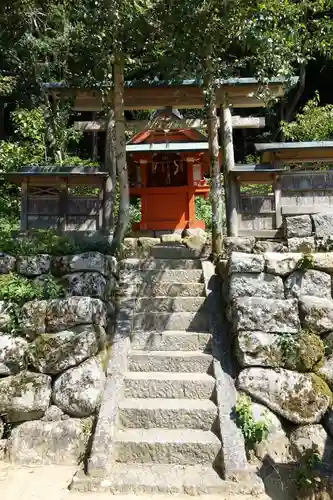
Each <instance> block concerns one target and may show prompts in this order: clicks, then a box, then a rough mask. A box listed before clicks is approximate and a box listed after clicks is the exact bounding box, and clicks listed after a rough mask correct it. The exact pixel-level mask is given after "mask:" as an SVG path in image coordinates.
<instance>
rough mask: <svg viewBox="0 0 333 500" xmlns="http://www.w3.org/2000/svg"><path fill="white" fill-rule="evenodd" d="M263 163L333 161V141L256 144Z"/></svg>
mask: <svg viewBox="0 0 333 500" xmlns="http://www.w3.org/2000/svg"><path fill="white" fill-rule="evenodd" d="M255 149H256V151H258V153H260V155H261V161H262V162H263V163H271V162H274V161H279V160H280V161H288V162H293V161H296V162H297V161H298V162H300V161H303V162H307V161H315V160H318V161H326V160H328V161H329V160H331V161H332V159H333V141H311V142H310V141H309V142H272V143H267V144H255Z"/></svg>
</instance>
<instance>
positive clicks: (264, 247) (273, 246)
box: [253, 240, 288, 253]
mask: <svg viewBox="0 0 333 500" xmlns="http://www.w3.org/2000/svg"><path fill="white" fill-rule="evenodd" d="M287 251H288V248H287V247H286V245H285V244H284V243H283V242H280V241H266V240H264V241H261V240H259V241H257V242H256V244H255V245H254V248H253V253H266V252H273V253H284V252H287Z"/></svg>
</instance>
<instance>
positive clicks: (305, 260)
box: [296, 253, 315, 270]
mask: <svg viewBox="0 0 333 500" xmlns="http://www.w3.org/2000/svg"><path fill="white" fill-rule="evenodd" d="M314 264H315V260H314V256H313V255H312V254H311V253H304V254H303V255H302V257H301V259H300V260H299V261H298V263H297V266H296V267H297V269H304V270H306V269H313V268H314Z"/></svg>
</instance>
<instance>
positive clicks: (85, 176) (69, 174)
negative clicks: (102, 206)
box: [0, 165, 108, 185]
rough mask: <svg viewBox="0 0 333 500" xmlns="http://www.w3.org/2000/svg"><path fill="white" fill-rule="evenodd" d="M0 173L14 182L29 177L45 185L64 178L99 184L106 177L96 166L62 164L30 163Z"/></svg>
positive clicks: (30, 179)
mask: <svg viewBox="0 0 333 500" xmlns="http://www.w3.org/2000/svg"><path fill="white" fill-rule="evenodd" d="M0 173H1V175H2V176H3V177H4V178H5V179H7V180H8V181H10V182H13V183H14V184H20V183H21V182H22V181H23V180H24V179H29V182H30V183H32V184H35V183H40V182H43V183H45V185H49V184H53V183H54V182H59V179H66V180H67V181H68V182H69V183H72V184H75V185H76V184H83V185H84V184H89V185H92V184H99V183H100V182H101V179H102V178H105V177H107V175H108V174H107V172H105V171H102V170H100V169H99V168H97V167H87V166H85V165H82V166H77V165H75V166H69V165H66V166H62V165H45V166H43V165H30V166H26V167H22V168H21V169H20V170H18V171H16V172H0Z"/></svg>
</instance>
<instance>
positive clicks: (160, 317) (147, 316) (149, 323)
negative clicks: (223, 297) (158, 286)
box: [132, 311, 209, 332]
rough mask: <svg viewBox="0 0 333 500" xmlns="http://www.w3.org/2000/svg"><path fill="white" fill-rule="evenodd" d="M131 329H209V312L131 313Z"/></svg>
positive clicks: (204, 330)
mask: <svg viewBox="0 0 333 500" xmlns="http://www.w3.org/2000/svg"><path fill="white" fill-rule="evenodd" d="M132 328H133V331H136V330H141V331H142V330H146V331H157V332H162V331H163V330H188V331H202V332H208V331H209V314H208V312H207V311H199V312H194V313H192V312H172V313H170V312H166V313H163V312H144V313H135V314H134V315H133V327H132Z"/></svg>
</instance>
